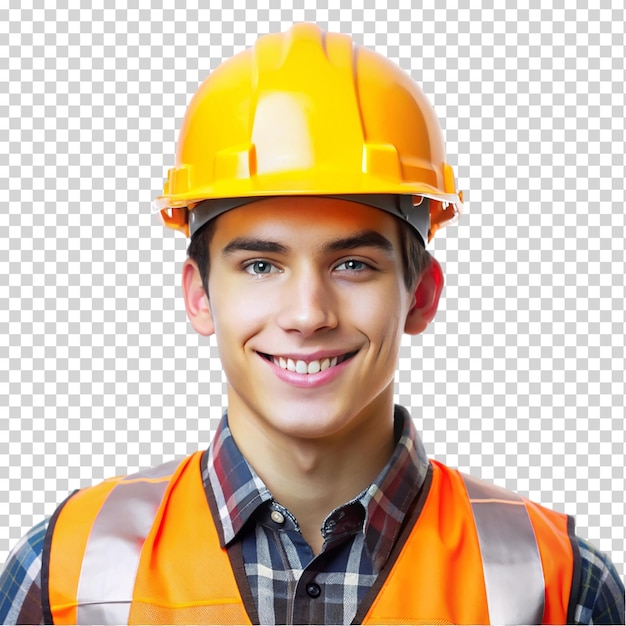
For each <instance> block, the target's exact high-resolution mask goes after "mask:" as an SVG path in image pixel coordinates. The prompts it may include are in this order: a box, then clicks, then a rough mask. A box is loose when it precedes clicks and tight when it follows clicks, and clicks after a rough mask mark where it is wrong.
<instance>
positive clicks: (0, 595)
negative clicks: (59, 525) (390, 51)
mask: <svg viewBox="0 0 626 626" xmlns="http://www.w3.org/2000/svg"><path fill="white" fill-rule="evenodd" d="M48 521H49V520H48V519H45V520H44V521H42V522H40V523H39V524H37V525H36V526H33V528H31V529H30V530H29V531H28V533H26V535H24V537H22V539H21V540H20V542H19V543H18V544H17V545H16V546H15V548H14V549H13V551H12V552H11V554H9V558H8V560H7V562H6V563H5V565H4V567H3V569H2V571H1V572H0V624H19V623H31V624H40V623H41V621H42V617H43V615H42V613H41V555H42V552H43V544H44V539H45V536H46V531H47V529H48Z"/></svg>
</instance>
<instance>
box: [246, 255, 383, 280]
mask: <svg viewBox="0 0 626 626" xmlns="http://www.w3.org/2000/svg"><path fill="white" fill-rule="evenodd" d="M349 263H353V264H358V265H360V266H361V267H359V269H355V268H349V267H346V269H345V270H341V271H347V272H352V273H359V272H363V271H365V270H367V269H372V267H371V265H368V264H367V263H365V261H359V260H358V259H346V260H345V261H342V262H341V263H339V264H338V265H336V266H335V268H334V269H335V270H337V269H338V268H339V267H341V266H342V265H346V266H347V265H348V264H349ZM258 264H261V265H265V266H267V267H269V268H276V265H274V263H271V262H270V261H264V260H262V259H261V260H256V261H250V262H248V263H246V264H245V265H244V266H243V271H244V272H246V273H248V274H251V275H252V276H264V275H267V274H273V273H274V272H272V271H271V269H270V271H269V272H255V271H254V269H253V268H254V266H255V265H258Z"/></svg>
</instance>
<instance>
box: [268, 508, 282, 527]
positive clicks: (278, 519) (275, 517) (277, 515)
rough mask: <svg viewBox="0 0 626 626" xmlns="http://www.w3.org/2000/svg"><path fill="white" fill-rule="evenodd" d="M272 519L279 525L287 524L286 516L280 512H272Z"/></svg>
mask: <svg viewBox="0 0 626 626" xmlns="http://www.w3.org/2000/svg"><path fill="white" fill-rule="evenodd" d="M270 517H271V518H272V521H273V522H276V523H277V524H284V523H285V516H284V515H283V514H282V513H281V512H280V511H272V514H271V515H270Z"/></svg>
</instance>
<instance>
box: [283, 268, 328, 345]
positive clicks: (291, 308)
mask: <svg viewBox="0 0 626 626" xmlns="http://www.w3.org/2000/svg"><path fill="white" fill-rule="evenodd" d="M281 295H282V306H281V307H280V309H279V310H280V312H279V315H278V319H277V321H278V325H279V326H280V327H281V328H282V329H283V330H284V331H286V332H298V333H300V334H302V335H303V336H305V337H306V336H310V335H312V334H314V333H316V332H319V331H320V330H324V329H332V328H335V327H336V326H337V323H338V317H337V297H336V294H335V293H334V291H333V288H332V287H331V285H330V284H329V281H326V280H324V277H323V276H320V275H319V274H318V273H317V272H315V271H302V272H295V273H294V274H293V276H292V277H291V279H290V280H288V281H285V284H284V292H283V293H282V294H281Z"/></svg>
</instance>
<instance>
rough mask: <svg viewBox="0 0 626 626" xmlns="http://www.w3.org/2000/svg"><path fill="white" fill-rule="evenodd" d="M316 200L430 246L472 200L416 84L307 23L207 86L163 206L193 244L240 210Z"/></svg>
mask: <svg viewBox="0 0 626 626" xmlns="http://www.w3.org/2000/svg"><path fill="white" fill-rule="evenodd" d="M307 195H308V196H333V197H342V198H346V199H351V200H355V201H359V202H363V203H365V204H371V205H372V206H378V208H382V209H383V210H387V211H389V212H391V213H393V214H395V215H397V216H399V217H401V218H403V219H405V220H406V221H408V222H409V223H410V224H412V225H413V227H414V228H415V229H416V230H417V231H418V232H419V233H420V235H421V237H422V240H423V241H424V242H426V241H427V240H428V241H429V240H430V239H431V238H432V236H433V235H434V233H435V231H436V230H437V229H439V228H440V227H441V226H442V225H444V224H445V223H447V222H450V221H451V220H453V219H454V218H455V217H456V216H457V215H458V213H459V211H460V208H461V205H462V201H463V200H462V194H461V193H460V192H459V191H458V190H457V188H456V183H455V178H454V173H453V170H452V167H451V166H450V165H449V164H448V163H446V157H445V148H444V141H443V136H442V132H441V128H440V126H439V122H438V120H437V117H436V115H435V112H434V110H433V109H432V107H431V105H430V103H429V102H428V100H427V99H426V96H425V95H424V94H423V92H422V91H421V89H420V88H419V87H418V86H417V85H416V84H415V83H414V82H413V80H411V78H410V77H409V76H408V75H407V74H406V73H405V72H404V71H402V70H401V69H400V68H399V67H398V66H396V65H395V64H393V63H392V62H391V61H389V60H388V59H386V58H385V57H383V56H381V55H380V54H378V53H376V52H373V51H372V50H369V49H367V48H364V47H362V46H359V45H357V44H355V43H354V42H353V41H352V40H351V39H350V37H348V36H346V35H342V34H337V33H326V32H323V31H321V30H320V29H319V27H318V26H316V25H315V24H296V25H294V26H293V27H292V28H291V29H290V30H289V31H287V32H286V33H278V34H270V35H265V36H263V37H261V38H259V39H258V40H257V42H256V44H255V45H254V47H253V48H251V49H248V50H245V51H244V52H241V53H239V54H237V55H236V56H234V57H232V58H231V59H229V60H227V61H226V62H224V63H223V64H222V65H220V66H219V67H218V68H217V69H216V70H215V71H213V72H212V73H211V75H210V76H209V77H208V78H207V79H206V80H205V81H204V82H203V83H202V85H201V86H200V88H199V89H198V91H197V93H196V94H195V96H194V97H193V99H192V100H191V103H190V104H189V107H188V109H187V113H186V115H185V118H184V121H183V125H182V128H181V131H180V137H179V142H178V148H177V151H176V165H175V167H173V168H172V169H170V170H169V172H168V177H167V181H166V182H165V185H164V190H163V195H162V196H159V197H158V198H157V199H156V200H155V201H154V203H153V206H154V208H155V209H157V210H159V211H160V212H161V216H162V219H163V222H164V223H165V225H166V226H168V227H170V228H174V229H176V230H180V231H182V232H184V233H185V234H186V235H187V236H189V235H190V232H191V234H193V232H194V231H197V230H198V229H199V228H201V227H202V225H204V224H205V223H206V222H208V221H209V220H211V219H213V218H215V217H216V216H217V215H219V214H220V213H223V212H224V211H226V210H230V209H231V208H234V207H236V206H240V205H241V204H244V203H248V202H251V201H254V200H256V199H260V198H264V197H268V196H307ZM390 198H396V199H395V200H393V201H390Z"/></svg>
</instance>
